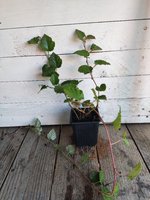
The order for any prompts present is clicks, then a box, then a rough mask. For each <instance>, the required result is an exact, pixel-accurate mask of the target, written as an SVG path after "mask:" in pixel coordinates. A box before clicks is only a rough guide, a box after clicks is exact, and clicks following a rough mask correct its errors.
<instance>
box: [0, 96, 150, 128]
mask: <svg viewBox="0 0 150 200" xmlns="http://www.w3.org/2000/svg"><path fill="white" fill-rule="evenodd" d="M119 106H121V108H122V122H123V123H134V122H139V123H142V122H143V121H144V122H147V123H148V122H149V120H150V114H149V108H150V101H149V98H145V99H118V100H116V99H114V100H113V99H112V100H107V101H106V102H101V105H100V113H101V115H102V117H103V118H104V120H105V121H106V122H112V121H113V120H114V119H115V118H116V116H117V113H118V109H119ZM0 110H1V112H0V126H2V127H3V126H4V125H5V126H15V125H18V126H19V125H29V124H32V122H33V120H34V119H35V118H39V119H40V120H41V122H42V124H43V125H48V124H50V123H51V124H68V123H69V118H70V107H69V106H68V105H67V104H64V103H63V102H62V100H61V101H60V102H56V101H55V102H53V101H52V100H50V99H46V101H43V102H28V103H27V102H26V103H23V102H22V103H15V102H13V103H8V104H0Z"/></svg>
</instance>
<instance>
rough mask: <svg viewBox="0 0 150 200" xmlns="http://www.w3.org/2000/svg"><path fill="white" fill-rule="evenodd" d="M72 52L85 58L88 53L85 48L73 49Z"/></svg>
mask: <svg viewBox="0 0 150 200" xmlns="http://www.w3.org/2000/svg"><path fill="white" fill-rule="evenodd" d="M74 54H77V55H79V56H83V57H85V58H87V57H88V56H89V55H90V54H89V52H88V51H86V50H84V49H83V50H78V51H75V52H74Z"/></svg>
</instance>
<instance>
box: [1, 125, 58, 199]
mask: <svg viewBox="0 0 150 200" xmlns="http://www.w3.org/2000/svg"><path fill="white" fill-rule="evenodd" d="M51 128H53V127H46V128H44V132H45V133H48V131H49V130H50V129H51ZM56 131H57V133H58V131H59V129H58V128H57V127H56ZM55 157H56V152H55V150H54V149H53V147H51V146H50V145H49V144H48V141H47V139H45V138H41V137H38V136H37V135H36V134H35V133H33V132H31V131H30V132H29V133H28V134H27V137H26V138H25V140H24V143H23V145H22V147H21V149H20V151H19V153H18V155H17V157H16V160H15V162H14V164H13V165H12V168H11V171H10V173H9V174H8V176H7V178H6V180H5V183H4V185H3V187H2V190H1V192H0V199H15V200H20V199H33V200H34V199H36V200H37V199H44V200H49V195H50V191H51V184H52V177H53V170H54V165H55Z"/></svg>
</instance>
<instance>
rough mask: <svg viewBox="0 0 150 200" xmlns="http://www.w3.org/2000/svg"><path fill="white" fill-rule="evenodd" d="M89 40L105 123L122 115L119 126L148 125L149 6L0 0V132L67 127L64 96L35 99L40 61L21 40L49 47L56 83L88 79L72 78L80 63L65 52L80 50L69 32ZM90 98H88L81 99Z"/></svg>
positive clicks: (117, 1) (137, 1)
mask: <svg viewBox="0 0 150 200" xmlns="http://www.w3.org/2000/svg"><path fill="white" fill-rule="evenodd" d="M75 29H81V30H83V31H85V32H86V33H88V34H94V35H95V36H96V38H97V40H96V43H97V44H99V45H100V46H101V47H102V48H103V51H102V53H97V54H94V55H93V59H94V58H101V59H107V61H109V62H110V63H111V66H104V67H100V68H99V70H97V71H96V73H95V77H96V78H97V81H98V82H100V83H103V82H104V83H107V85H108V90H107V92H106V94H107V97H108V101H106V102H103V103H102V104H101V108H100V112H101V114H102V116H103V117H104V120H105V121H107V122H110V121H112V120H113V119H114V117H115V116H116V114H117V112H118V106H119V105H120V106H121V108H122V115H123V120H122V121H123V122H126V123H133V122H150V1H149V0H126V1H123V0H88V1H87V0H82V1H81V0H70V1H69V0H55V1H52V0H38V1H37V0H22V1H20V0H11V1H10V0H0V126H1V127H2V126H18V125H28V124H31V123H32V121H33V119H34V118H37V117H38V118H39V119H40V120H41V122H42V124H66V123H68V122H69V108H68V106H67V105H64V103H63V96H61V95H60V96H56V95H55V94H54V93H53V91H50V90H47V91H43V92H41V93H40V94H38V91H39V85H40V84H43V83H45V82H47V80H46V79H44V78H43V77H41V75H40V73H41V67H42V64H43V63H44V60H45V58H44V56H43V55H42V54H41V52H39V51H38V50H37V49H36V48H35V47H32V46H29V45H27V44H26V41H27V40H29V39H31V38H32V37H34V36H36V35H40V36H42V34H43V33H46V34H49V35H51V37H52V38H53V39H54V40H55V41H56V49H55V51H56V53H58V54H60V55H61V57H62V58H63V67H62V69H60V71H61V72H62V79H68V78H81V79H84V78H86V79H87V82H88V83H86V85H84V84H83V83H82V84H81V87H83V88H85V87H86V88H87V84H88V86H89V87H90V85H92V83H91V81H90V80H89V77H88V76H86V77H85V76H82V75H81V74H79V73H78V72H77V67H78V66H79V64H81V63H83V60H82V59H81V58H79V57H78V56H75V55H70V53H72V52H74V51H75V50H77V49H79V48H80V42H75V41H74V39H73V33H74V30H75ZM90 95H91V93H88V92H87V96H90Z"/></svg>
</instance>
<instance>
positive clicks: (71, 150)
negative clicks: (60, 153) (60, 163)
mask: <svg viewBox="0 0 150 200" xmlns="http://www.w3.org/2000/svg"><path fill="white" fill-rule="evenodd" d="M66 151H67V153H68V155H70V156H73V155H74V154H75V146H74V145H71V144H69V145H67V146H66Z"/></svg>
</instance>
